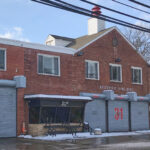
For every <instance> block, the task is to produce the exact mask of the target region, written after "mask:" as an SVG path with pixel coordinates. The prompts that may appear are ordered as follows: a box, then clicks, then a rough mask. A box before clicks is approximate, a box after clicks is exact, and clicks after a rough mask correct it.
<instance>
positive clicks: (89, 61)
mask: <svg viewBox="0 0 150 150" xmlns="http://www.w3.org/2000/svg"><path fill="white" fill-rule="evenodd" d="M86 62H88V63H97V73H98V75H97V76H98V78H97V79H96V78H87V77H86V70H85V78H86V79H88V80H99V79H100V73H99V70H100V69H99V61H93V60H85V63H86ZM85 65H86V64H85Z"/></svg>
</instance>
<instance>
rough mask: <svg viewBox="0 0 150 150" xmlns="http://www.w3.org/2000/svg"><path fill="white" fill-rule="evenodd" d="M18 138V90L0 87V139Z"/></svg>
mask: <svg viewBox="0 0 150 150" xmlns="http://www.w3.org/2000/svg"><path fill="white" fill-rule="evenodd" d="M15 136H16V89H15V88H11V87H10V88H9V87H0V137H15Z"/></svg>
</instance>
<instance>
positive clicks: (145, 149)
mask: <svg viewBox="0 0 150 150" xmlns="http://www.w3.org/2000/svg"><path fill="white" fill-rule="evenodd" d="M64 149H65V150H79V149H80V150H84V149H85V150H150V135H140V136H122V137H108V138H95V139H85V140H66V141H55V142H54V141H39V140H28V139H20V138H9V139H0V150H64Z"/></svg>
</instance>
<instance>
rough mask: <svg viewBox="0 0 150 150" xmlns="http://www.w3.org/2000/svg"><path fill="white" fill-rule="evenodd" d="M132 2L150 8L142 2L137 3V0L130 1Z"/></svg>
mask: <svg viewBox="0 0 150 150" xmlns="http://www.w3.org/2000/svg"><path fill="white" fill-rule="evenodd" d="M129 1H130V2H133V3H136V4H138V5H141V6H144V7H147V8H150V6H149V5H146V4H144V3H141V2H138V1H135V0H129Z"/></svg>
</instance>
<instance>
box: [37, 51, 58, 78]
mask: <svg viewBox="0 0 150 150" xmlns="http://www.w3.org/2000/svg"><path fill="white" fill-rule="evenodd" d="M39 56H45V57H49V58H53V57H56V58H58V71H59V74H58V75H54V74H49V73H39V68H38V67H39ZM37 73H38V74H40V75H48V76H57V77H59V76H60V56H56V55H49V54H41V53H39V54H37Z"/></svg>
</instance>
